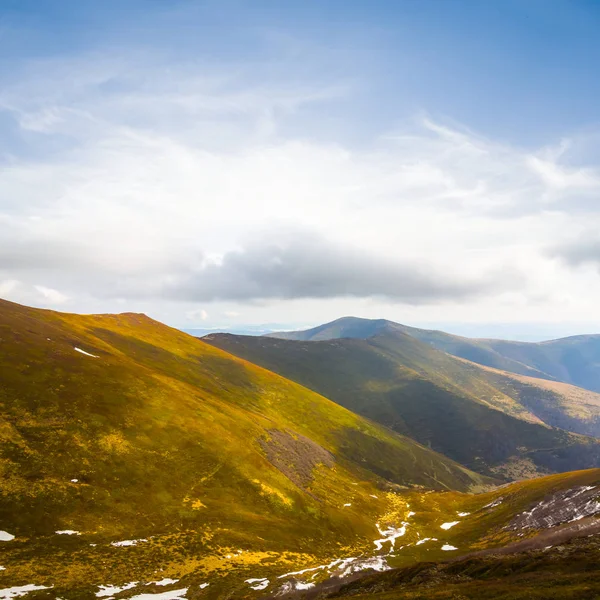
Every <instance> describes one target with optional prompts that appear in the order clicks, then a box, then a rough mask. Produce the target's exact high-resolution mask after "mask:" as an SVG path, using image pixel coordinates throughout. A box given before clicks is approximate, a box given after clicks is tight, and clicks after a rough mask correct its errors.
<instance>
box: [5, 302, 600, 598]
mask: <svg viewBox="0 0 600 600" xmlns="http://www.w3.org/2000/svg"><path fill="white" fill-rule="evenodd" d="M344 321H345V322H344ZM380 325H381V322H376V323H375V324H374V323H373V322H364V321H359V320H355V319H350V320H343V322H342V323H340V322H337V323H336V324H334V325H332V326H331V327H329V333H325V329H327V327H326V328H325V329H323V330H322V331H321V332H319V333H318V334H310V335H308V334H307V333H306V332H302V333H299V334H278V335H284V336H285V337H287V338H290V337H293V335H298V336H308V339H312V338H314V337H315V335H325V336H328V339H323V340H321V341H298V340H294V339H280V338H276V337H247V336H233V335H214V334H212V335H209V336H207V337H205V338H203V339H197V338H195V337H193V336H191V335H187V334H185V333H183V332H181V331H178V330H176V329H172V328H170V327H167V326H166V325H163V324H161V323H159V322H157V321H155V320H153V319H151V318H149V317H147V316H145V315H142V314H136V313H124V314H119V315H108V314H105V315H73V314H66V313H59V312H55V311H48V310H40V309H34V308H28V307H25V306H21V305H18V304H14V303H11V302H6V301H0V382H1V385H0V482H1V486H0V548H1V550H2V554H1V558H0V562H1V563H2V564H1V565H0V566H1V567H2V568H0V597H2V598H14V597H18V596H23V595H26V596H27V598H28V600H29V599H31V600H37V599H38V598H40V599H42V598H57V597H60V598H63V599H65V600H70V599H71V598H73V599H79V598H89V599H93V598H106V599H107V600H110V599H112V598H114V599H116V600H121V599H125V598H134V599H135V600H152V598H154V597H156V598H157V600H176V599H178V598H189V599H192V598H207V599H213V598H214V599H217V598H230V599H231V598H267V597H273V598H309V597H313V598H317V597H324V596H323V595H324V594H337V595H338V596H339V597H344V596H345V595H353V594H354V595H356V594H358V597H361V598H371V597H373V598H374V597H379V596H378V594H379V593H380V592H381V593H382V594H387V596H381V597H389V598H392V597H399V596H398V595H397V594H398V593H399V592H398V590H399V589H404V587H406V586H408V587H409V588H410V586H411V585H413V586H414V585H416V584H415V581H417V580H418V578H419V577H423V578H428V579H429V580H430V583H431V584H432V585H433V587H432V592H431V593H432V594H433V593H434V592H435V593H436V594H438V592H439V594H441V595H437V596H435V597H440V598H441V597H451V596H444V595H443V594H446V593H447V592H448V586H447V585H446V584H451V585H455V584H456V585H459V584H460V585H463V584H464V583H465V573H467V572H469V573H471V575H469V577H471V579H470V581H471V582H472V585H471V584H469V585H471V587H470V588H469V586H467V587H465V586H464V585H463V587H462V588H461V589H460V593H461V594H462V595H463V596H464V597H467V598H479V597H484V596H482V595H479V596H477V595H474V594H481V589H482V587H481V586H484V587H485V588H486V589H489V590H492V591H493V590H496V591H498V590H501V589H502V588H503V586H504V588H507V586H508V587H509V588H510V585H509V584H510V581H509V580H508V579H506V578H505V579H502V580H501V581H499V580H498V573H499V571H498V570H499V569H500V570H502V569H504V570H506V569H510V568H511V567H510V564H512V563H510V560H511V557H512V556H514V555H519V556H521V557H522V558H521V560H525V559H523V557H524V556H527V557H529V558H527V559H526V562H527V563H528V564H529V565H530V568H529V570H528V571H527V574H526V575H525V579H526V581H525V580H523V581H521V588H522V589H523V590H527V589H529V590H530V591H531V590H534V591H535V590H538V591H539V590H542V589H543V585H542V586H541V584H540V582H546V583H547V582H549V581H550V580H551V578H552V577H554V581H555V580H556V578H557V577H559V573H558V571H557V570H556V569H555V570H554V571H553V572H551V570H550V569H549V566H548V565H549V564H550V562H551V561H561V560H562V563H561V564H566V563H565V562H564V560H563V559H564V556H563V554H561V552H562V551H559V550H552V551H551V552H550V553H547V554H544V561H541V562H540V561H538V562H536V560H537V559H536V557H537V556H538V554H540V553H541V552H544V548H546V547H547V546H549V545H559V544H561V543H564V544H566V545H567V546H565V547H568V551H567V550H565V552H567V553H568V555H569V556H570V557H571V558H572V560H573V562H577V564H578V565H579V567H578V568H580V569H581V570H582V571H583V570H585V567H586V565H587V566H588V567H589V565H590V564H592V563H593V560H594V557H596V556H597V553H596V550H595V549H594V548H595V546H594V544H595V537H589V536H593V534H595V532H596V528H597V526H598V521H597V520H596V518H595V515H596V514H597V513H599V514H600V501H599V500H597V493H596V491H595V490H596V487H597V486H598V485H600V469H596V468H592V467H596V466H598V465H599V464H600V440H598V439H597V438H596V437H594V436H593V435H590V434H587V435H584V434H583V433H578V432H576V428H579V429H582V428H584V426H589V427H592V425H593V422H594V418H595V415H596V413H595V412H594V410H593V409H594V407H595V406H596V404H594V402H595V401H596V398H597V395H596V394H595V393H594V392H592V391H589V390H582V389H580V388H575V387H574V386H572V385H570V384H566V383H561V384H560V385H559V387H553V386H557V385H558V383H557V382H556V381H554V380H552V379H550V378H549V377H546V378H544V379H540V378H531V377H530V376H523V375H521V374H518V375H517V374H513V373H508V372H507V371H503V370H500V369H498V368H496V367H488V366H485V367H484V366H481V365H478V364H476V363H474V362H472V361H469V360H467V359H464V358H459V357H454V356H451V355H450V354H448V353H447V352H445V351H442V350H439V349H437V348H435V347H433V346H432V344H431V343H425V342H423V341H421V340H419V339H417V338H416V337H413V336H412V335H409V334H408V333H407V332H406V331H404V330H402V326H398V327H396V326H395V324H389V322H385V323H384V325H383V326H382V327H381V326H380ZM374 328H375V329H374ZM350 334H352V335H353V337H349V336H350ZM217 346H219V347H217ZM530 379H535V381H534V382H531V381H530ZM539 382H543V384H541V383H539ZM502 386H505V389H503V388H502ZM544 386H546V387H544ZM560 386H563V387H560ZM552 403H554V404H557V403H558V408H556V407H555V410H554V412H553V411H551V410H550V408H549V406H550V405H551V404H552ZM544 411H546V412H544ZM546 413H548V414H550V416H547V414H546ZM571 413H573V414H571ZM575 413H576V414H575ZM551 419H563V420H564V423H563V427H558V426H556V425H554V424H552V423H551V422H550V421H551ZM569 419H571V420H570V421H569ZM586 424H587V425H586ZM566 425H569V427H567V426H566ZM581 469H586V470H581ZM540 475H544V476H543V477H540ZM532 476H536V478H530V477H532ZM523 477H528V478H530V479H525V480H523V481H516V482H515V480H519V479H522V478H523ZM584 550H585V553H586V557H587V559H586V561H587V562H586V561H583V560H579V561H576V557H577V556H578V555H577V552H583V551H584ZM497 552H500V554H501V555H502V556H503V557H504V558H498V557H497V556H496V553H497ZM448 557H452V559H453V560H454V561H458V562H456V565H457V566H456V567H455V568H454V571H452V569H451V568H450V567H447V566H444V565H446V564H447V563H446V562H445V561H446V560H447V559H448ZM570 560H571V559H570ZM424 561H425V562H424ZM473 561H475V562H473ZM538 563H539V564H538ZM425 564H427V565H429V567H424V566H423V565H425ZM474 564H477V565H479V567H478V568H479V571H478V573H479V574H476V573H474V570H476V569H475V567H473V568H472V569H471V571H469V569H470V568H471V567H469V565H471V566H472V565H474ZM536 565H537V566H536ZM538 567H539V568H538ZM406 569H408V570H409V571H406ZM410 569H413V571H410ZM415 569H417V571H414V570H415ZM427 569H429V570H427ZM431 569H434V570H436V573H438V574H439V577H438V576H436V577H437V578H436V577H434V578H433V579H432V578H431V577H432V576H431V573H432V571H431ZM448 569H450V571H448ZM369 573H380V575H379V577H381V578H382V579H380V578H377V577H376V578H375V579H372V578H371V577H367V579H364V578H363V577H364V575H365V574H369ZM410 573H414V574H415V575H410ZM416 573H421V575H418V576H417V575H416ZM490 573H495V575H494V576H495V577H496V578H495V579H494V578H493V577H492V578H491V579H490ZM532 573H537V575H535V577H534V579H535V582H532V579H531V577H532ZM486 577H487V578H488V580H489V581H488V580H486ZM564 577H565V578H564V581H563V588H562V589H563V590H571V591H572V590H574V589H575V587H574V586H575V585H576V584H575V583H574V582H573V581H571V580H570V579H568V577H567V574H566V573H565V575H564ZM594 577H595V576H594V575H593V574H589V573H588V574H585V575H582V576H581V577H580V582H579V583H577V585H580V584H581V581H585V582H586V585H592V586H593V585H595V579H594ZM478 578H479V579H481V581H479V579H478ZM527 578H529V579H527ZM436 582H438V583H439V584H440V585H439V588H436V587H435V586H436V585H437V583H436ZM444 582H445V583H444ZM403 586H404V587H403ZM486 586H487V587H486ZM490 586H491V587H490ZM528 586H529V587H528ZM419 589H420V588H419ZM457 589H458V588H457ZM510 589H512V588H510ZM411 590H412V588H411ZM413 592H414V593H421V592H420V591H418V590H417V591H415V590H412V591H410V593H413ZM402 593H404V592H402ZM424 593H425V592H424ZM490 593H491V592H490ZM531 593H534V592H531ZM414 597H420V596H414ZM431 597H434V596H431ZM489 597H492V596H489ZM523 597H525V596H523ZM529 597H538V596H529ZM539 597H543V596H539ZM546 597H547V596H546ZM565 597H566V596H565Z"/></svg>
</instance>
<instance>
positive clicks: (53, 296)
mask: <svg viewBox="0 0 600 600" xmlns="http://www.w3.org/2000/svg"><path fill="white" fill-rule="evenodd" d="M33 287H34V289H35V290H36V291H37V292H38V293H39V294H40V295H41V296H42V298H44V300H46V301H47V302H48V304H63V303H64V302H66V301H67V300H68V299H69V297H68V296H65V295H64V294H61V293H60V292H59V291H58V290H54V289H52V288H49V287H45V286H43V285H34V286H33Z"/></svg>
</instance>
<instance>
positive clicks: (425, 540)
mask: <svg viewBox="0 0 600 600" xmlns="http://www.w3.org/2000/svg"><path fill="white" fill-rule="evenodd" d="M437 541H438V539H437V538H423V539H422V540H419V541H418V542H417V543H416V544H415V545H416V546H420V545H421V544H424V543H425V542H437Z"/></svg>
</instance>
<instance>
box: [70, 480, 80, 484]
mask: <svg viewBox="0 0 600 600" xmlns="http://www.w3.org/2000/svg"><path fill="white" fill-rule="evenodd" d="M78 481H79V479H71V483H77V482H78Z"/></svg>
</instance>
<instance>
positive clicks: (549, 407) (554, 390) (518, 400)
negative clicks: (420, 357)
mask: <svg viewBox="0 0 600 600" xmlns="http://www.w3.org/2000/svg"><path fill="white" fill-rule="evenodd" d="M402 334H408V335H410V336H411V337H412V338H414V339H417V340H419V341H420V342H423V343H424V344H426V345H427V346H428V347H429V348H433V349H436V350H440V351H441V352H443V353H447V354H450V355H453V356H455V357H457V358H461V359H464V361H468V362H471V363H475V364H477V365H480V366H481V367H484V369H483V370H481V369H477V368H476V367H471V368H467V366H466V365H467V364H468V363H467V362H465V363H464V366H463V368H461V367H460V366H456V365H454V366H453V365H452V363H451V361H448V360H447V359H444V358H441V357H440V356H439V355H436V353H429V359H428V360H429V361H430V362H431V363H432V366H433V363H436V364H435V368H434V369H433V370H431V369H430V371H431V373H430V375H432V376H434V377H435V373H436V372H440V371H447V372H448V371H451V372H452V379H453V380H454V382H455V383H459V384H461V385H462V384H466V388H467V389H466V390H465V391H466V392H467V393H473V394H474V395H475V396H476V397H478V398H479V399H481V400H484V401H485V402H488V403H490V404H492V405H494V406H495V407H496V408H498V409H499V410H502V411H504V412H506V413H507V414H512V415H514V416H519V417H520V418H525V419H528V418H529V419H530V420H538V421H541V422H544V423H546V424H547V425H551V426H553V427H559V428H561V429H566V430H567V431H572V432H574V433H581V434H583V435H592V436H595V437H600V394H598V393H595V392H593V391H591V390H593V389H595V388H594V385H593V384H590V381H592V379H593V376H594V373H600V362H599V361H598V360H597V357H595V356H594V348H595V341H594V340H595V339H596V338H597V339H600V337H598V336H578V337H574V338H565V339H563V340H554V341H551V342H544V343H541V344H528V343H520V342H506V341H502V340H474V339H469V338H463V337H460V336H456V335H451V334H448V333H444V332H442V331H432V330H425V329H417V328H414V327H408V326H406V325H400V324H399V323H394V322H392V321H386V320H384V319H375V320H371V319H358V318H355V317H344V318H342V319H337V320H336V321H332V322H331V323H326V324H324V325H320V326H319V327H315V328H313V329H309V330H306V331H297V332H287V333H273V334H270V337H276V338H281V339H296V340H304V341H308V340H310V341H318V340H321V341H322V340H333V339H341V338H354V339H368V338H371V337H374V336H377V337H381V336H383V335H385V336H388V337H392V338H395V339H396V343H397V345H398V346H403V345H404V346H405V345H406V340H405V338H404V337H403V335H402ZM561 348H563V349H565V348H571V350H570V354H569V353H568V352H567V351H565V352H563V351H562V350H561ZM501 351H502V352H501ZM420 353H421V354H427V353H426V352H424V351H422V350H421V352H420ZM567 354H568V356H567ZM550 355H552V356H553V357H554V358H550ZM422 364H423V363H422ZM561 365H562V366H561ZM565 365H569V368H568V369H567V368H566V367H565ZM543 369H545V371H544V370H543ZM584 371H585V372H586V373H588V375H589V377H587V376H584ZM576 373H579V375H581V376H577V375H576ZM586 377H587V378H586ZM590 378H592V379H590ZM482 380H484V381H486V382H487V385H482V383H481V381H482ZM475 381H478V382H479V383H478V384H477V385H475V386H474V385H473V382H475ZM575 381H578V382H580V383H579V384H578V385H582V386H583V387H578V386H576V385H573V384H572V383H565V382H575ZM586 385H587V387H589V388H590V389H587V388H586ZM463 387H464V386H463ZM492 388H493V389H495V390H496V391H495V392H491V389H492ZM509 399H510V400H509ZM511 400H512V402H511Z"/></svg>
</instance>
